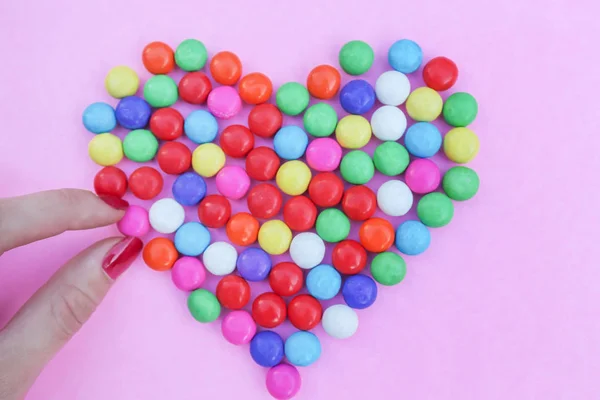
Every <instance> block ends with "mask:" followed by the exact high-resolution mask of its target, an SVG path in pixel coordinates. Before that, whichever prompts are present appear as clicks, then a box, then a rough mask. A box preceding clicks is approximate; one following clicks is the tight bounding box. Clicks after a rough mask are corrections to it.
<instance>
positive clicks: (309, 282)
mask: <svg viewBox="0 0 600 400" xmlns="http://www.w3.org/2000/svg"><path fill="white" fill-rule="evenodd" d="M341 287H342V276H341V275H340V273H339V272H337V271H336V269H335V268H333V267H332V266H331V265H328V264H321V265H317V266H316V267H314V268H313V269H311V270H310V272H309V273H308V276H307V277H306V288H307V289H308V293H310V294H311V295H312V296H313V297H314V298H316V299H319V300H329V299H333V298H334V297H335V296H336V295H337V294H338V293H339V292H340V288H341Z"/></svg>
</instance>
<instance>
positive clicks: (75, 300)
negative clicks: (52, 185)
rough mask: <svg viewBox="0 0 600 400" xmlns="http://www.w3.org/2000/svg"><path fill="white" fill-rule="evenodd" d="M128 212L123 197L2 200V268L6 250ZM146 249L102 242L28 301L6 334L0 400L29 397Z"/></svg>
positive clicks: (127, 241)
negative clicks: (48, 367)
mask: <svg viewBox="0 0 600 400" xmlns="http://www.w3.org/2000/svg"><path fill="white" fill-rule="evenodd" d="M103 200H104V201H103ZM127 207H128V203H127V202H126V201H124V200H122V199H119V198H116V197H103V198H99V197H97V196H95V195H94V194H93V193H91V192H88V191H85V190H77V189H63V190H54V191H47V192H40V193H35V194H30V195H26V196H20V197H14V198H7V199H0V268H2V265H1V264H2V258H1V256H2V254H3V253H4V252H5V251H8V250H10V249H14V248H16V247H19V246H23V245H26V244H28V243H32V242H35V241H37V240H41V239H45V238H48V237H51V236H56V235H59V234H61V233H63V232H65V231H68V230H82V229H91V228H97V227H101V226H106V225H110V224H113V223H115V222H117V221H118V220H120V219H121V218H122V217H123V215H124V210H125V209H126V208H127ZM141 250H142V241H141V240H140V239H138V238H134V237H125V238H123V237H120V238H119V237H113V238H109V239H105V240H102V241H99V242H97V243H95V244H93V245H92V246H90V247H88V248H87V249H86V250H84V251H82V252H81V253H79V254H78V255H77V256H75V257H74V258H72V259H71V260H70V261H69V262H67V263H66V264H65V265H64V266H63V267H62V268H60V269H59V270H58V271H57V272H56V273H55V274H54V276H52V278H51V279H50V280H49V281H48V282H47V283H46V284H45V285H44V286H42V287H41V288H40V289H39V290H38V291H37V292H36V293H35V294H34V295H33V296H32V297H31V299H29V301H27V303H25V305H24V306H23V307H22V308H21V309H20V310H19V312H18V313H17V314H16V315H15V316H14V317H13V318H12V320H11V321H10V322H9V323H8V324H7V325H6V327H4V328H3V329H2V330H0V400H13V399H21V398H23V397H24V396H25V394H26V393H27V391H28V390H29V388H30V387H31V385H32V384H33V382H34V381H35V379H36V378H37V376H38V375H39V373H40V372H41V371H42V369H43V368H44V366H45V365H46V363H47V362H48V361H50V359H51V358H52V357H53V356H54V354H56V352H57V351H59V350H60V349H61V347H62V346H63V345H64V344H65V343H67V342H68V341H69V339H70V338H71V337H72V336H73V335H74V334H75V333H76V332H77V331H78V330H79V328H81V326H82V324H83V323H84V322H85V321H87V319H88V318H89V317H90V316H91V314H92V313H93V312H94V310H95V309H96V307H97V306H98V304H99V303H100V301H102V299H103V298H104V296H105V295H106V293H107V292H108V290H109V289H110V287H111V285H112V284H113V282H114V281H115V279H117V277H118V276H119V275H121V274H122V273H123V272H124V271H125V270H126V269H127V268H128V267H129V266H130V265H131V263H132V262H133V261H134V260H135V258H136V257H137V255H138V254H139V253H140V251H141Z"/></svg>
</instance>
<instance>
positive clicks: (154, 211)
mask: <svg viewBox="0 0 600 400" xmlns="http://www.w3.org/2000/svg"><path fill="white" fill-rule="evenodd" d="M148 213H149V217H150V226H152V228H153V229H154V230H155V231H157V232H158V233H164V234H169V233H173V232H175V231H176V230H177V229H179V227H180V226H181V225H183V221H184V220H185V210H184V209H183V207H182V206H181V204H179V203H177V202H176V201H175V200H173V199H169V198H164V199H160V200H158V201H156V202H155V203H154V204H152V206H151V207H150V210H149V211H148Z"/></svg>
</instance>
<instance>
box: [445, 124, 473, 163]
mask: <svg viewBox="0 0 600 400" xmlns="http://www.w3.org/2000/svg"><path fill="white" fill-rule="evenodd" d="M478 152H479V138H477V135H475V133H474V132H473V131H472V130H470V129H469V128H454V129H451V130H450V132H448V133H447V134H446V136H445V137H444V153H446V157H448V158H449V159H450V160H452V161H454V162H455V163H459V164H465V163H468V162H469V161H471V160H472V159H474V158H475V156H476V155H477V153H478Z"/></svg>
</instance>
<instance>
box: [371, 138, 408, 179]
mask: <svg viewBox="0 0 600 400" xmlns="http://www.w3.org/2000/svg"><path fill="white" fill-rule="evenodd" d="M409 161H410V157H409V156H408V151H406V149H405V148H404V146H402V145H401V144H400V143H398V142H383V143H381V144H380V145H379V146H377V147H376V148H375V151H374V152H373V164H374V165H375V168H376V169H377V171H379V172H381V173H382V174H383V175H387V176H397V175H400V174H401V173H403V172H404V171H405V170H406V167H408V163H409Z"/></svg>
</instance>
